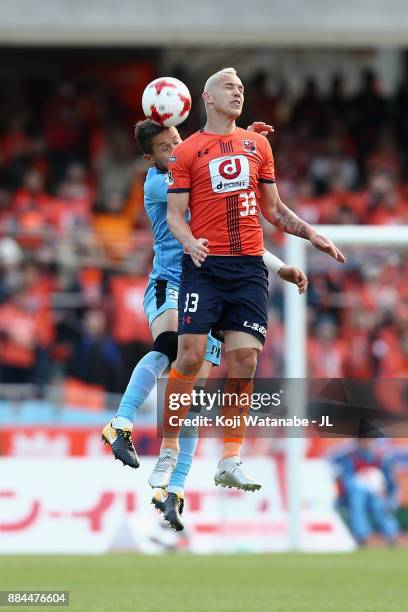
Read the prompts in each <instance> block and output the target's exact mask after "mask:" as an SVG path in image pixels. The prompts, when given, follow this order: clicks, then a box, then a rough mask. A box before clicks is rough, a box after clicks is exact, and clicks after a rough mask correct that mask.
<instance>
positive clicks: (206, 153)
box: [197, 149, 209, 157]
mask: <svg viewBox="0 0 408 612" xmlns="http://www.w3.org/2000/svg"><path fill="white" fill-rule="evenodd" d="M208 153H209V150H208V149H205V151H198V153H197V157H202V156H203V155H208Z"/></svg>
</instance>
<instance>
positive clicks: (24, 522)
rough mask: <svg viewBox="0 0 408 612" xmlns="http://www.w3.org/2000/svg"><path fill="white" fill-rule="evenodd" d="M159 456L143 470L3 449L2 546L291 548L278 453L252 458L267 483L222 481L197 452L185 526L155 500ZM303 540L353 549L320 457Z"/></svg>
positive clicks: (306, 499) (313, 467)
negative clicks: (252, 488) (228, 485)
mask: <svg viewBox="0 0 408 612" xmlns="http://www.w3.org/2000/svg"><path fill="white" fill-rule="evenodd" d="M152 465H153V459H152V458H145V459H143V461H142V466H141V468H140V469H138V470H137V471H133V470H131V469H130V468H124V467H123V466H121V465H119V463H118V462H114V461H112V459H111V458H99V459H84V458H69V459H53V460H52V461H50V460H46V459H34V460H29V459H14V458H10V459H1V460H0V554H15V553H56V554H58V553H61V554H70V553H72V554H74V553H79V554H81V553H83V554H85V553H87V554H100V553H106V552H109V551H111V550H134V551H139V552H145V553H158V552H162V551H165V550H169V549H174V548H184V549H187V550H190V551H192V552H199V553H213V552H244V551H245V552H272V551H285V550H288V549H289V520H288V513H287V510H286V499H285V498H286V486H285V482H284V479H283V478H282V473H283V470H282V469H281V466H279V464H278V463H277V462H275V461H274V460H272V459H247V460H246V467H247V468H248V471H249V472H251V473H254V474H256V476H257V478H259V479H260V480H261V482H262V483H263V487H262V489H261V491H260V492H257V493H244V492H241V491H236V490H233V489H220V488H219V487H215V486H214V484H213V473H214V471H215V467H216V463H215V461H214V462H212V461H209V460H208V459H200V458H197V459H196V461H195V462H194V465H193V469H192V472H191V474H190V477H189V481H188V496H187V499H186V508H185V512H184V518H185V530H184V532H182V534H181V536H180V535H178V534H176V533H175V532H173V531H170V530H169V529H168V528H167V527H166V526H165V525H164V523H163V521H162V520H161V518H160V516H159V515H158V513H157V512H156V511H155V510H154V508H153V507H152V506H151V505H150V503H149V502H150V499H151V493H152V491H151V489H150V487H149V486H148V485H147V477H148V475H149V473H150V470H151V469H152ZM299 486H300V489H301V499H302V530H301V549H302V550H305V551H306V550H307V551H350V550H352V549H353V548H354V542H353V539H352V537H351V536H350V534H349V532H348V530H347V529H346V527H345V526H344V524H343V522H342V521H341V519H340V518H339V516H338V515H337V513H336V512H335V510H334V496H335V491H334V483H333V480H332V476H331V473H330V469H329V466H328V464H327V463H326V462H324V461H322V460H309V461H305V462H304V463H303V464H302V467H301V479H300V482H299Z"/></svg>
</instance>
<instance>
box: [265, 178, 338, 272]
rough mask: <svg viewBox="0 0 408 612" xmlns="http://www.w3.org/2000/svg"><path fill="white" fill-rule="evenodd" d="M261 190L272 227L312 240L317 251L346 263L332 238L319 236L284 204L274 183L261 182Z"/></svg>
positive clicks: (267, 216)
mask: <svg viewBox="0 0 408 612" xmlns="http://www.w3.org/2000/svg"><path fill="white" fill-rule="evenodd" d="M259 190H260V194H261V201H260V209H261V211H262V214H263V216H264V217H265V219H266V220H267V221H269V223H272V225H275V226H276V227H277V228H279V229H280V230H282V231H283V232H286V233H287V234H293V235H294V236H299V237H300V238H305V239H306V240H310V242H311V243H312V245H313V246H314V247H315V248H316V249H319V250H320V251H323V252H324V253H327V254H328V255H330V256H331V257H333V258H334V259H336V260H337V261H339V262H341V263H344V262H345V261H346V258H345V257H344V255H343V253H342V252H341V251H340V249H338V248H337V247H336V245H335V244H334V243H333V242H332V241H331V240H330V238H327V237H326V236H323V235H322V234H318V233H317V232H316V230H314V229H313V228H312V227H311V226H310V225H309V224H308V223H306V221H303V219H300V217H298V216H297V214H296V213H294V212H293V210H290V208H288V207H287V206H286V205H285V204H284V203H283V202H282V200H281V199H280V197H279V193H278V189H277V187H276V184H275V183H274V182H262V181H261V182H260V183H259Z"/></svg>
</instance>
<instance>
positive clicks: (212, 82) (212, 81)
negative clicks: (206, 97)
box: [204, 67, 237, 91]
mask: <svg viewBox="0 0 408 612" xmlns="http://www.w3.org/2000/svg"><path fill="white" fill-rule="evenodd" d="M225 74H233V75H234V76H237V71H236V70H235V68H232V67H230V68H223V69H222V70H219V71H218V72H215V73H214V74H212V75H211V76H210V77H208V79H207V81H206V83H205V85H204V91H208V90H209V89H211V87H213V86H214V85H215V84H216V83H217V82H218V80H219V78H220V77H222V76H224V75H225Z"/></svg>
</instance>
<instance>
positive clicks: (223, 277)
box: [178, 255, 268, 343]
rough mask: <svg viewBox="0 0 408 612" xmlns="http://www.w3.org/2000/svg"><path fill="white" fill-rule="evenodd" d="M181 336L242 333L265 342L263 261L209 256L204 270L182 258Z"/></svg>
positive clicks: (266, 298)
mask: <svg viewBox="0 0 408 612" xmlns="http://www.w3.org/2000/svg"><path fill="white" fill-rule="evenodd" d="M178 312H179V326H178V330H179V334H208V332H209V331H210V330H213V332H217V331H228V330H235V331H242V332H246V333H248V334H252V335H253V336H255V337H256V338H258V339H259V340H260V341H261V342H262V343H264V342H265V336H266V327H267V321H268V270H267V268H266V266H265V264H264V262H263V258H262V257H260V256H259V257H257V256H252V255H234V256H230V257H229V256H222V255H210V256H209V257H207V259H206V260H205V262H204V263H203V264H202V266H201V268H197V266H195V265H194V263H193V260H192V259H191V257H190V255H183V262H182V274H181V285H180V291H179V309H178Z"/></svg>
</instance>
